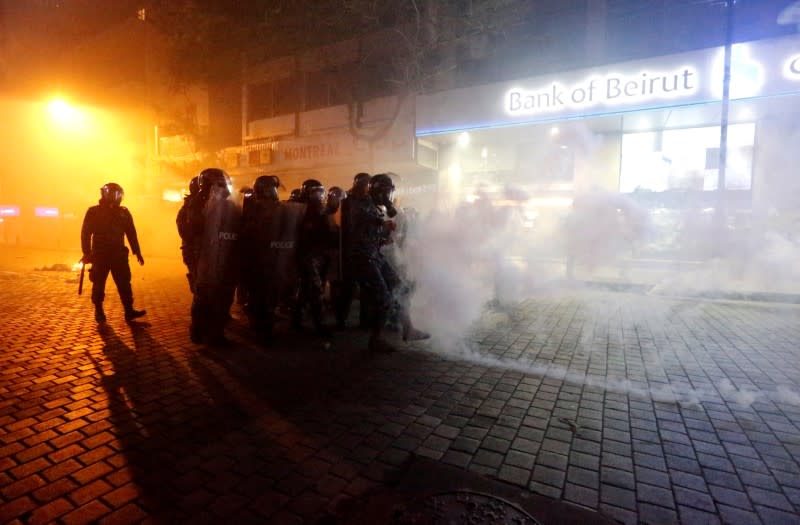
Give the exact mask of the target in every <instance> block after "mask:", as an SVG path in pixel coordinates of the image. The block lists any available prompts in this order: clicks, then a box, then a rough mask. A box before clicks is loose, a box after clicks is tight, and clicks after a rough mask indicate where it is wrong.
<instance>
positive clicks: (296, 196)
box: [289, 188, 303, 202]
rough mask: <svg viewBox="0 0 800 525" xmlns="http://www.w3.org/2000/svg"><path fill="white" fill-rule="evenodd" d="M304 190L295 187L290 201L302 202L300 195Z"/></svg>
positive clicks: (290, 195)
mask: <svg viewBox="0 0 800 525" xmlns="http://www.w3.org/2000/svg"><path fill="white" fill-rule="evenodd" d="M302 192H303V190H301V189H300V188H295V189H293V190H292V192H291V193H290V194H289V202H300V195H301V194H302Z"/></svg>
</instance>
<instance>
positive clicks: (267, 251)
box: [241, 175, 281, 342]
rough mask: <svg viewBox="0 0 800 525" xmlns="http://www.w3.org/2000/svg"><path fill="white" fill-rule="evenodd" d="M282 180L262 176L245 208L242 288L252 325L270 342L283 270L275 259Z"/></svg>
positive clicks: (275, 177) (243, 218) (243, 213)
mask: <svg viewBox="0 0 800 525" xmlns="http://www.w3.org/2000/svg"><path fill="white" fill-rule="evenodd" d="M280 184H281V183H280V179H278V177H277V176H275V175H262V176H260V177H258V178H257V179H256V180H255V183H254V184H253V193H252V195H250V196H249V197H247V198H246V199H245V203H246V204H245V206H244V208H243V209H242V238H241V243H242V286H243V287H244V289H245V290H246V295H247V298H248V303H247V308H246V311H247V314H248V316H249V318H250V325H251V327H252V328H254V329H255V330H256V331H258V332H259V333H260V334H261V336H262V337H263V338H264V341H265V342H267V341H268V340H269V339H270V338H271V336H272V327H273V323H274V311H275V308H276V307H277V303H278V295H279V294H278V293H277V292H276V287H275V286H274V285H275V284H276V283H275V280H276V279H277V278H278V270H279V269H280V265H279V262H280V261H279V260H278V259H279V258H278V257H275V256H274V255H275V254H274V251H275V245H276V243H274V242H273V241H275V240H276V239H277V232H276V229H277V228H279V226H280V222H281V221H280V208H281V203H280V200H279V198H278V188H279V187H280Z"/></svg>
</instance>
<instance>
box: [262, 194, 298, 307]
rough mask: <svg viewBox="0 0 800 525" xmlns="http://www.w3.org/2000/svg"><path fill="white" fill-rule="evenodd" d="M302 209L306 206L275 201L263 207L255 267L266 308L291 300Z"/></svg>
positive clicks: (295, 279)
mask: <svg viewBox="0 0 800 525" xmlns="http://www.w3.org/2000/svg"><path fill="white" fill-rule="evenodd" d="M305 212H306V205H305V204H303V203H299V202H280V203H275V204H274V205H273V206H269V207H265V208H264V210H263V213H262V217H261V220H260V222H259V223H260V229H261V232H260V235H259V244H260V247H261V250H260V253H261V256H260V261H259V263H260V264H259V266H260V267H261V269H262V271H263V274H262V276H263V281H262V282H263V283H264V289H263V293H264V294H265V297H264V298H265V300H266V304H267V305H268V307H270V308H274V307H277V306H279V305H281V304H289V303H291V302H292V299H293V295H294V292H295V287H296V283H297V240H298V239H297V237H298V228H299V225H300V221H301V219H302V218H303V215H304V214H305Z"/></svg>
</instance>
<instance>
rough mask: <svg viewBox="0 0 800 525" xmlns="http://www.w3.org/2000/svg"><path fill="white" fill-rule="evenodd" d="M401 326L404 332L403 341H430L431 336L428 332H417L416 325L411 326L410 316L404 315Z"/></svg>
mask: <svg viewBox="0 0 800 525" xmlns="http://www.w3.org/2000/svg"><path fill="white" fill-rule="evenodd" d="M400 326H401V330H402V332H401V333H402V336H403V341H404V342H408V341H422V340H424V339H430V337H431V334H429V333H428V332H423V331H422V330H417V329H416V328H414V325H413V324H411V319H409V318H408V315H402V316H401V321H400Z"/></svg>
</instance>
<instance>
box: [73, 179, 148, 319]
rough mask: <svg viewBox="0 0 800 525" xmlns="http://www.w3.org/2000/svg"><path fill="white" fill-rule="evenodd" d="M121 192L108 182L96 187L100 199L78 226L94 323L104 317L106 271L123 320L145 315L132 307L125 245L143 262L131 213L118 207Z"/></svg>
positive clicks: (120, 187)
mask: <svg viewBox="0 0 800 525" xmlns="http://www.w3.org/2000/svg"><path fill="white" fill-rule="evenodd" d="M124 195H125V192H124V191H123V190H122V186H120V185H119V184H116V183H114V182H109V183H108V184H106V185H104V186H103V187H102V188H100V201H99V203H98V205H97V206H92V207H91V208H89V209H88V210H87V211H86V215H85V216H84V218H83V225H82V227H81V249H82V250H83V258H82V259H81V260H82V262H83V263H84V264H86V263H91V265H92V269H91V270H90V272H89V279H90V280H91V281H92V303H94V318H95V320H96V321H97V322H98V323H102V322H104V321H105V320H106V314H105V311H104V310H103V300H104V299H105V288H106V279H108V274H109V273H111V277H112V278H113V279H114V284H116V286H117V292H118V293H119V298H120V300H121V301H122V306H123V308H124V309H125V320H126V321H132V320H134V319H136V318H138V317H141V316H143V315H144V314H145V311H144V310H136V309H134V308H133V291H132V290H131V268H130V266H129V265H128V248H127V247H126V246H125V239H124V238H125V237H127V238H128V244H129V245H130V247H131V251H132V252H133V254H134V255H135V256H136V259H137V260H138V261H139V264H140V265H143V264H144V258H143V257H142V251H141V248H140V247H139V239H138V237H137V236H136V228H135V227H134V225H133V216H132V215H131V212H129V211H128V208H126V207H124V206H120V203H121V202H122V197H123V196H124Z"/></svg>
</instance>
